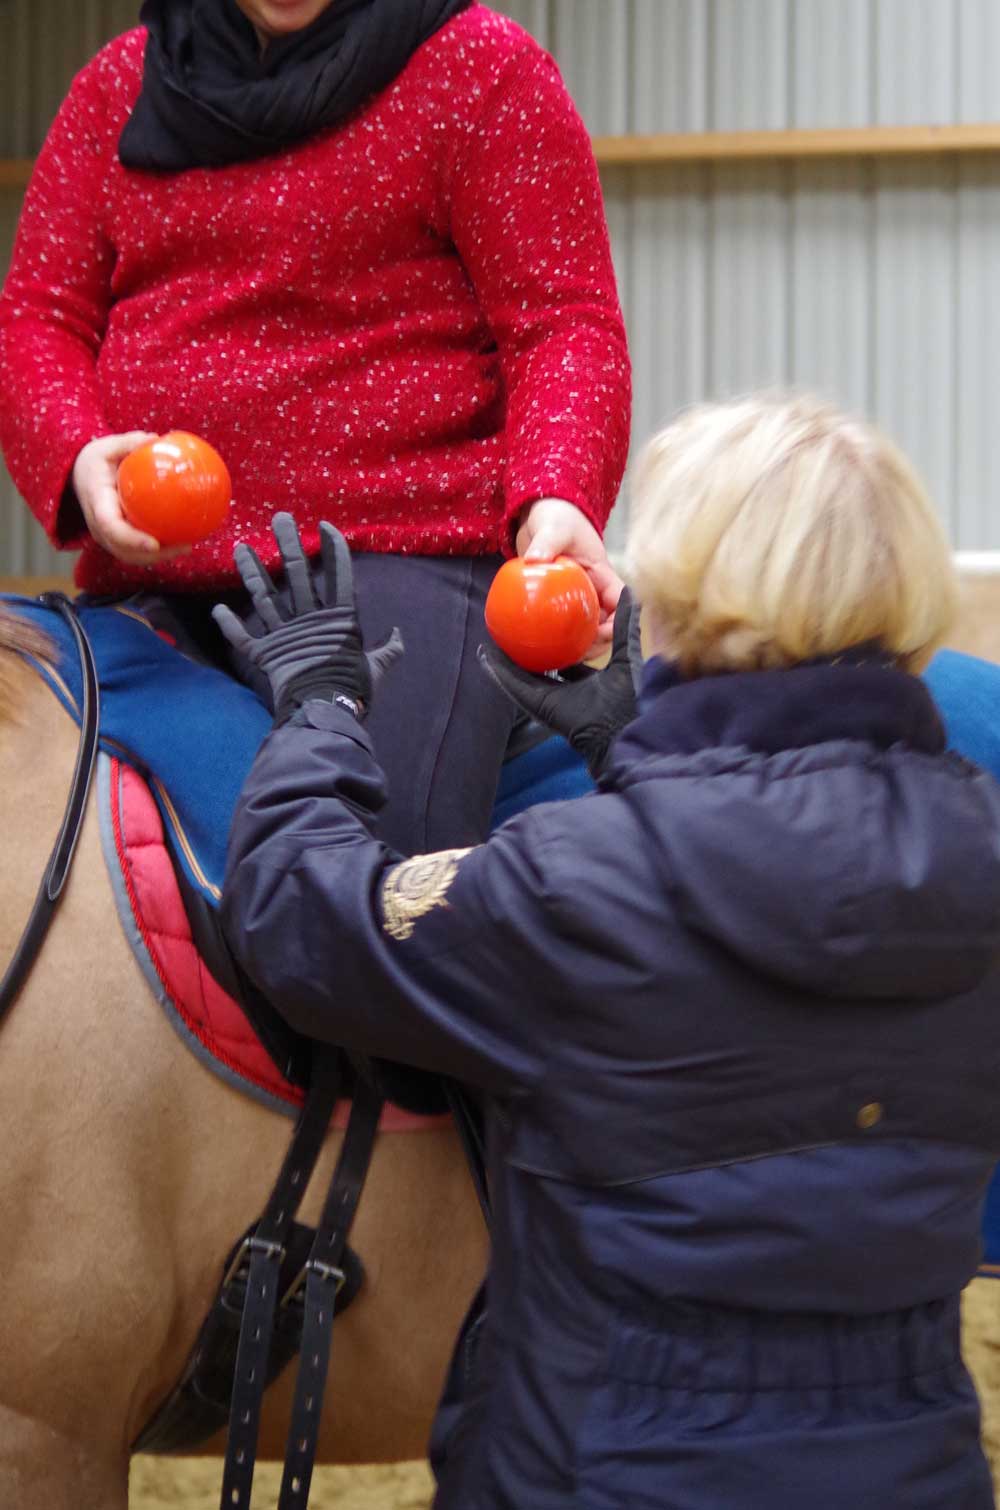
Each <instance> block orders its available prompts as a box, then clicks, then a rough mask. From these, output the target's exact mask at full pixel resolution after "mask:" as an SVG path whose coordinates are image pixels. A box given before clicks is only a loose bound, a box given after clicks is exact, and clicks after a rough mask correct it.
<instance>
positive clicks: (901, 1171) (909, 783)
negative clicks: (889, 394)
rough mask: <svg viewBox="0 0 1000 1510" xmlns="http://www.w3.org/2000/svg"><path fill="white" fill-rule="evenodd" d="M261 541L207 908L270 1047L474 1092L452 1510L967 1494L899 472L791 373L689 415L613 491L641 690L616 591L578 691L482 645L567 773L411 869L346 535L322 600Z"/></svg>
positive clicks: (979, 850)
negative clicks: (480, 1216) (240, 767)
mask: <svg viewBox="0 0 1000 1510" xmlns="http://www.w3.org/2000/svg"><path fill="white" fill-rule="evenodd" d="M276 533H278V535H279V540H280V541H281V543H282V547H283V555H284V559H285V560H286V562H287V563H288V565H289V579H290V585H291V588H292V597H293V605H292V610H291V613H292V617H291V619H290V620H289V621H288V622H285V621H284V620H283V619H282V618H281V617H280V616H279V614H278V613H277V611H276V612H275V614H274V616H273V619H272V627H271V628H270V629H268V630H266V631H265V632H264V633H263V634H262V635H261V637H260V638H256V639H253V640H252V641H250V642H249V644H246V643H244V645H243V648H244V649H245V650H247V651H248V653H249V654H250V656H251V658H253V659H254V660H255V661H256V664H257V665H258V667H259V668H260V669H261V670H262V671H263V672H264V674H265V675H266V676H267V677H268V678H269V680H270V683H271V689H272V692H273V694H274V703H275V714H276V727H275V729H274V732H273V733H272V734H271V735H270V736H269V737H268V739H267V740H266V741H265V744H264V746H263V748H262V750H261V752H260V754H259V756H258V759H257V761H256V764H255V765H254V768H253V770H252V772H251V775H250V777H249V780H248V782H247V785H246V787H245V790H244V794H243V798H242V802H241V805H240V807H239V810H238V812H237V815H236V819H235V822H234V825H233V829H232V836H231V848H230V862H229V870H228V877H227V882H226V887H225V892H224V897H223V914H224V921H225V926H226V929H227V933H228V937H229V940H230V943H231V945H232V947H233V948H234V950H235V951H236V953H237V954H238V956H239V958H240V960H241V963H242V965H243V966H244V968H245V969H246V970H247V971H248V972H249V974H250V975H251V977H252V978H253V980H254V981H255V982H256V984H257V985H258V987H259V988H260V989H261V990H262V991H264V992H266V994H267V995H268V997H269V998H270V1000H271V1001H272V1002H274V1003H275V1005H276V1006H277V1007H278V1008H279V1010H280V1011H281V1012H282V1013H283V1014H284V1015H285V1016H286V1017H287V1019H288V1021H289V1022H290V1023H291V1024H292V1025H293V1026H294V1027H295V1028H297V1029H299V1030H300V1031H302V1032H304V1033H307V1034H310V1035H313V1036H314V1037H316V1038H319V1039H325V1040H328V1041H333V1042H336V1043H340V1044H344V1045H346V1046H348V1047H349V1048H350V1049H352V1050H355V1051H359V1052H361V1053H363V1054H366V1055H370V1056H376V1057H377V1056H387V1057H390V1058H392V1059H396V1060H404V1061H407V1062H409V1063H411V1064H413V1065H416V1066H419V1067H421V1068H424V1069H427V1070H432V1071H436V1072H440V1073H444V1074H447V1075H450V1076H453V1077H455V1078H456V1079H458V1080H461V1081H463V1082H464V1083H465V1084H467V1085H468V1086H470V1087H472V1088H474V1090H475V1091H476V1092H477V1093H478V1095H479V1097H480V1098H481V1104H482V1110H483V1116H484V1120H485V1128H486V1146H487V1164H488V1173H489V1188H490V1193H491V1198H492V1209H493V1234H492V1235H493V1250H492V1260H491V1267H490V1274H489V1279H488V1286H487V1308H486V1312H485V1317H484V1319H482V1320H481V1323H480V1325H479V1326H478V1327H477V1329H476V1336H477V1338H478V1341H477V1345H476V1348H475V1357H474V1366H473V1367H472V1368H471V1378H469V1381H468V1383H467V1386H466V1389H465V1393H464V1397H463V1399H462V1400H461V1408H460V1410H459V1412H458V1415H457V1419H456V1416H455V1412H454V1410H451V1409H450V1410H449V1412H448V1413H447V1418H446V1419H445V1418H444V1417H442V1423H443V1426H444V1425H447V1427H448V1431H447V1433H445V1432H444V1430H443V1429H442V1431H441V1432H439V1437H441V1438H442V1440H441V1441H440V1442H439V1444H438V1450H437V1462H438V1470H439V1487H438V1496H437V1500H436V1502H435V1503H436V1505H437V1506H438V1507H439V1510H526V1507H530V1510H557V1507H558V1510H566V1507H569V1506H573V1507H574V1510H751V1507H752V1510H763V1507H766V1510H987V1507H989V1506H992V1505H993V1494H992V1489H991V1484H990V1474H989V1470H988V1467H987V1464H986V1461H985V1458H984V1456H983V1454H982V1452H981V1449H980V1445H979V1412H978V1406H977V1401H976V1397H975V1392H974V1389H973V1387H972V1384H971V1382H970V1379H969V1376H968V1374H967V1372H966V1369H965V1367H964V1365H963V1361H962V1357H961V1353H960V1346H959V1295H960V1291H961V1290H962V1287H963V1286H964V1285H965V1284H966V1282H967V1281H968V1280H969V1279H970V1277H971V1276H972V1275H973V1273H974V1272H975V1269H976V1264H977V1260H978V1257H979V1243H980V1239H979V1229H980V1217H981V1208H982V1202H983V1196H984V1191H985V1189H986V1186H987V1183H988V1180H989V1177H990V1174H991V1171H992V1168H993V1165H994V1163H995V1161H996V1160H997V1157H998V1154H1000V1095H998V1085H1000V791H998V788H997V787H996V786H995V784H994V782H993V781H992V779H991V778H990V777H988V776H987V775H986V774H985V773H983V772H981V771H980V770H979V769H978V768H976V767H975V766H973V765H970V764H969V763H968V762H966V761H965V760H963V759H962V758H960V757H958V756H956V755H953V754H949V753H946V751H945V741H944V735H943V731H942V726H941V722H940V719H939V717H938V713H937V711H936V708H935V705H934V702H933V701H932V698H931V696H930V694H929V693H928V691H927V690H926V688H925V687H924V686H923V684H922V683H921V681H920V680H919V677H918V673H919V672H920V670H921V669H922V668H923V666H924V665H925V664H926V662H927V660H928V659H929V658H930V655H931V654H932V652H933V650H934V648H935V647H936V646H937V645H938V644H939V643H940V641H941V639H942V637H943V636H944V634H945V633H946V631H947V628H948V625H949V621H950V617H951V614H952V612H953V608H954V603H955V584H954V580H953V576H952V567H951V561H950V556H949V552H948V548H947V544H946V542H945V539H944V537H943V534H942V532H941V529H940V527H939V525H938V523H937V521H936V519H935V516H934V513H933V510H932V508H931V505H930V504H929V502H928V500H927V498H926V496H925V495H924V493H923V491H922V489H921V486H920V484H919V482H918V481H917V479H916V478H915V476H914V475H913V473H912V471H911V469H910V467H909V466H908V464H907V463H906V461H905V460H904V459H903V458H902V457H901V456H900V455H899V454H898V453H897V452H896V451H895V449H894V448H893V447H892V446H891V445H890V444H889V442H888V441H886V440H885V439H884V438H883V437H881V436H880V435H879V434H878V433H877V432H875V431H873V430H872V429H871V428H869V427H868V426H866V425H865V424H863V423H860V422H858V421H854V420H852V419H850V418H847V417H845V416H843V415H841V414H839V413H838V412H836V411H834V410H831V409H828V408H825V407H824V406H822V405H821V404H819V403H818V402H817V401H814V400H812V399H809V398H807V397H793V398H788V399H757V398H751V399H746V400H741V401H737V402H733V403H730V404H725V405H716V406H704V407H701V408H698V409H695V410H693V411H690V412H689V413H687V414H686V415H684V416H682V417H681V418H680V419H679V420H678V421H677V422H676V423H675V424H674V425H672V426H671V427H670V428H669V429H667V430H666V431H665V432H664V433H663V434H661V435H660V436H659V437H657V439H656V440H655V441H654V442H653V444H652V445H651V447H650V448H649V449H648V451H647V453H646V457H645V459H644V461H643V463H642V465H641V467H640V469H639V472H638V476H637V481H636V484H635V503H634V509H633V523H632V527H631V537H630V544H629V556H630V559H631V563H632V566H631V577H632V581H633V583H634V586H635V590H636V593H637V596H638V599H639V600H640V601H641V603H642V605H643V607H644V610H645V613H646V620H645V623H646V630H647V634H648V639H649V643H650V644H651V645H652V647H653V649H654V651H655V652H656V653H655V654H654V655H653V657H652V658H651V659H650V660H649V661H648V662H647V663H646V665H645V667H644V668H643V670H642V676H641V686H640V688H639V692H638V704H637V707H636V701H635V696H634V693H633V682H632V676H631V670H630V637H629V633H628V630H629V612H630V610H629V605H628V604H627V602H626V603H625V604H623V605H621V606H620V608H619V615H618V624H617V631H618V633H617V639H616V648H615V654H614V656H613V658H612V661H611V663H610V665H609V666H608V667H607V669H606V670H604V671H602V672H594V673H593V674H591V675H589V676H587V675H574V676H572V677H563V678H560V679H558V680H554V679H552V678H551V677H549V678H539V677H534V676H530V675H528V674H527V673H523V672H519V671H518V670H517V669H516V668H515V667H513V666H512V665H511V664H510V663H508V662H506V661H505V660H504V658H503V657H501V656H500V655H499V653H498V652H496V651H494V650H490V651H488V652H485V659H486V661H487V663H488V669H490V670H491V671H492V674H493V675H494V676H496V677H497V678H498V679H499V680H500V681H501V683H502V684H503V685H505V686H506V687H507V688H508V690H509V691H510V692H511V693H512V695H514V696H515V698H516V699H517V700H518V701H519V702H520V703H521V704H522V706H524V707H525V708H527V709H528V710H529V711H531V712H532V713H533V714H535V715H536V716H540V717H541V718H543V719H544V720H545V721H546V722H547V723H548V724H549V725H550V726H551V727H553V728H555V729H556V730H557V731H559V732H562V733H564V734H567V735H568V736H570V737H571V739H572V740H573V741H574V742H575V743H576V745H577V747H578V748H579V749H581V750H583V751H584V752H585V753H586V755H587V758H588V760H589V762H590V764H591V767H592V769H593V770H594V771H595V773H596V774H597V776H598V790H597V791H596V792H595V793H594V794H593V795H592V796H589V797H584V798H582V799H580V800H578V801H574V802H564V803H554V804H551V805H548V806H544V807H540V808H535V809H533V810H531V811H529V812H526V813H524V814H522V815H521V816H519V817H517V818H515V819H513V820H512V821H510V822H509V823H507V824H506V825H504V826H503V827H502V828H501V829H500V830H499V831H498V832H497V833H495V834H494V835H493V837H492V838H490V839H489V840H488V841H487V842H486V843H484V844H480V845H478V846H476V847H475V848H473V849H470V850H464V851H448V852H444V853H439V854H430V855H422V856H417V857H411V858H405V857H401V856H399V855H398V854H394V853H392V852H390V851H389V850H387V849H386V848H385V847H384V845H383V844H382V843H381V842H380V841H379V840H378V839H377V838H376V837H375V833H374V831H375V825H376V820H377V814H378V811H379V807H380V804H381V803H382V802H383V800H384V789H383V780H382V775H381V772H380V769H379V766H378V762H377V760H376V757H375V754H374V753H373V751H372V748H371V745H370V743H369V739H368V736H367V734H366V732H365V727H364V721H363V720H364V713H365V711H366V709H367V707H368V705H369V704H370V701H371V698H372V695H373V691H374V692H375V695H376V696H377V691H375V684H376V682H377V680H378V678H379V676H380V675H381V674H382V672H384V671H385V670H386V667H387V663H388V662H389V660H390V659H391V658H392V656H393V654H394V648H393V647H388V648H383V649H382V650H379V651H368V652H366V651H365V649H364V647H363V646H362V643H361V636H360V632H359V630H358V625H357V616H356V612H355V608H354V602H353V590H352V587H351V582H350V558H349V555H348V553H347V550H346V546H344V545H343V542H342V541H341V540H339V539H338V538H337V537H336V535H335V532H333V531H331V530H330V529H329V528H327V530H326V531H325V550H326V572H325V587H324V588H323V589H322V590H321V589H320V588H319V587H318V586H315V585H312V584H310V582H309V578H308V573H307V572H302V571H299V570H298V567H299V566H301V561H300V560H299V559H298V557H297V556H296V548H297V540H296V537H295V532H294V526H292V525H291V521H290V520H289V519H288V518H287V516H286V518H285V519H284V520H283V521H278V523H277V525H276ZM242 569H243V571H244V573H245V574H249V575H252V574H254V573H255V572H256V571H257V570H258V568H257V567H256V565H255V564H254V563H253V562H252V561H251V560H250V559H249V558H248V557H246V556H244V557H243V559H242ZM256 586H257V587H258V589H260V587H261V581H260V579H259V578H258V579H257V581H256ZM222 620H223V622H224V624H225V627H226V628H227V629H228V632H229V633H230V634H231V635H232V636H233V637H234V638H235V639H237V640H243V641H244V642H245V641H246V631H245V630H243V629H242V628H241V626H239V625H236V624H235V622H233V621H231V620H229V621H228V622H227V621H226V616H225V614H224V613H223V614H222ZM391 674H392V675H394V676H405V675H406V663H405V658H404V660H403V661H402V663H401V665H400V666H398V667H397V668H395V669H394V670H393V671H392V673H391ZM633 715H634V716H633ZM623 725H627V727H623ZM616 733H617V738H612V736H613V735H615V734H616ZM463 1372H468V1370H463ZM445 1437H446V1440H444V1438H445Z"/></svg>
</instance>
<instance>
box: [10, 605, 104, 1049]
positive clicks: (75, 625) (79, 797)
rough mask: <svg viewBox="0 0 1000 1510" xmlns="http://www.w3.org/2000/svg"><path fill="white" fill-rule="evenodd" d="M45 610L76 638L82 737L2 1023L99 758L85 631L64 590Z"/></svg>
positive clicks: (58, 889)
mask: <svg viewBox="0 0 1000 1510" xmlns="http://www.w3.org/2000/svg"><path fill="white" fill-rule="evenodd" d="M38 601H39V603H41V604H42V605H43V606H44V607H45V608H51V609H54V610H55V611H56V612H57V613H58V614H60V615H61V617H62V618H63V620H64V621H65V622H66V623H67V624H68V625H69V628H70V630H71V631H72V634H73V639H74V640H75V642H76V649H77V654H78V655H79V657H80V671H81V674H82V678H83V703H82V707H81V709H80V740H79V744H78V745H77V751H76V768H75V770H74V772H73V780H72V784H71V786H70V791H69V797H68V798H67V801H66V811H65V812H64V814H63V821H62V826H61V827H60V829H59V834H58V837H57V838H56V842H55V844H54V846H53V849H52V853H51V854H50V855H49V859H48V863H47V865H46V867H45V872H44V874H43V876H42V882H41V885H40V886H39V888H38V894H37V896H36V897H35V903H34V906H33V907H32V909H31V914H30V916H29V918H28V921H27V923H26V925H25V928H24V932H23V933H22V935H21V938H20V940H19V942H18V945H17V948H16V949H15V950H14V955H13V958H12V959H11V961H10V964H9V965H8V966H7V969H6V971H5V972H4V976H3V979H2V980H0V1023H2V1021H3V1019H4V1018H5V1017H6V1015H7V1013H8V1012H9V1011H10V1009H11V1007H12V1006H13V1005H14V1002H15V1001H16V1000H17V997H18V995H19V993H20V990H21V987H22V986H23V985H24V982H25V980H26V979H27V976H28V972H29V971H30V969H31V967H32V965H33V964H34V963H35V960H36V959H37V958H38V954H39V951H40V950H41V947H42V944H43V943H44V941H45V935H46V934H47V933H48V931H49V926H50V925H51V923H52V919H53V917H54V916H55V911H56V907H57V906H58V904H59V901H60V898H61V897H62V894H63V890H64V888H65V885H66V880H67V877H68V876H69V870H70V866H71V865H72V863H73V855H74V854H75V852H76V846H77V841H78V839H79V837H80V830H81V829H82V827H83V819H84V815H85V813H86V811H87V800H88V798H89V796H90V788H91V784H92V782H93V777H94V765H95V763H96V760H97V746H98V736H99V732H100V713H101V708H100V702H101V699H100V691H99V689H98V685H97V667H96V665H95V664H94V652H93V650H92V648H91V645H90V641H89V640H88V638H87V635H86V631H85V630H84V628H83V625H82V624H81V623H80V618H79V615H78V613H77V610H76V607H75V605H74V604H73V602H72V600H71V599H69V598H67V597H66V595H65V593H61V592H46V593H42V594H41V596H40V597H39V599H38Z"/></svg>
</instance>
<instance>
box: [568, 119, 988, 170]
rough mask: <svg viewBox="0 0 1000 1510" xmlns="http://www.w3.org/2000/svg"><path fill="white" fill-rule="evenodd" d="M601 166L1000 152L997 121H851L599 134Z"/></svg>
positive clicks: (596, 145) (597, 144) (596, 148)
mask: <svg viewBox="0 0 1000 1510" xmlns="http://www.w3.org/2000/svg"><path fill="white" fill-rule="evenodd" d="M594 151H595V154H596V156H597V160H598V162H599V163H600V164H601V165H602V166H606V167H617V166H620V167H641V166H645V165H653V164H658V163H697V162H713V163H725V162H776V161H777V162H781V161H784V162H791V161H801V160H802V159H804V158H832V157H855V158H856V157H927V156H931V155H934V154H936V153H942V152H945V153H985V152H1000V123H993V122H986V123H984V124H982V125H974V126H850V127H843V128H837V129H831V130H810V131H685V132H678V133H675V134H674V135H672V136H598V137H595V138H594Z"/></svg>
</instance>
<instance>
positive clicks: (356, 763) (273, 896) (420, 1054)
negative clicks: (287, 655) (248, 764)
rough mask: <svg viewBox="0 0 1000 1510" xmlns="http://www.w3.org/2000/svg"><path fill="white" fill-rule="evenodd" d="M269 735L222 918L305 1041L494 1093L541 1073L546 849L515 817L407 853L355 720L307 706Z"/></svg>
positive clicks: (548, 979)
mask: <svg viewBox="0 0 1000 1510" xmlns="http://www.w3.org/2000/svg"><path fill="white" fill-rule="evenodd" d="M306 717H307V723H306V725H305V726H295V725H288V726H286V727H284V728H281V729H277V730H275V731H274V732H273V733H272V734H271V735H270V736H269V737H268V739H267V740H266V741H265V743H264V745H263V747H262V749H261V752H260V754H259V755H258V757H257V760H256V763H255V764H254V767H253V769H252V771H251V773H250V776H249V778H248V780H247V784H246V786H245V788H244V792H243V796H242V799H241V802H240V804H239V807H238V809H237V813H236V817H235V819H234V823H233V827H232V831H231V835H230V851H229V865H228V870H227V877H226V883H225V887H224V892H223V903H222V908H223V923H224V926H225V929H226V932H227V935H228V937H229V941H230V944H231V947H232V948H233V949H234V951H235V952H236V954H237V956H238V958H239V959H240V961H241V963H242V964H243V966H244V968H245V969H246V970H247V972H248V973H249V975H250V976H251V978H252V979H253V980H254V981H255V983H256V984H257V986H258V987H259V988H260V989H261V990H262V991H263V992H264V993H265V994H266V996H267V997H268V999H269V1000H270V1001H271V1002H272V1003H273V1005H274V1006H275V1008H276V1009H277V1010H278V1011H279V1012H280V1013H281V1014H282V1015H283V1016H284V1017H285V1018H286V1019H287V1021H288V1022H289V1023H290V1024H291V1025H292V1026H293V1027H294V1028H296V1029H297V1030H298V1031H299V1032H302V1033H306V1034H308V1035H310V1036H312V1037H315V1038H319V1039H325V1040H327V1041H330V1042H336V1043H339V1044H342V1045H344V1046H345V1047H347V1048H350V1049H355V1050H358V1051H361V1052H363V1053H366V1054H369V1055H372V1056H375V1057H381V1058H387V1059H394V1060H401V1061H404V1062H406V1063H409V1064H412V1065H416V1066H417V1067H418V1068H422V1069H426V1070H433V1071H437V1072H440V1073H444V1074H449V1075H452V1076H454V1077H455V1078H457V1079H460V1080H463V1081H465V1082H468V1083H471V1084H475V1085H479V1086H481V1087H483V1088H484V1089H486V1090H490V1091H493V1092H497V1093H503V1092H510V1091H513V1090H514V1089H516V1088H517V1087H527V1086H530V1085H531V1084H532V1083H534V1082H535V1081H537V1080H538V1078H539V1077H540V1075H541V1073H542V1064H543V1059H544V1048H543V1041H544V1031H543V1030H542V1029H541V1028H540V1024H539V1016H540V1014H541V1013H542V1012H543V1011H544V1006H545V1003H546V1001H547V999H548V998H549V996H550V993H551V991H552V989H553V986H554V979H553V971H552V966H551V964H550V962H549V960H548V958H547V949H546V943H545V938H544V935H543V930H542V928H541V926H540V921H541V917H542V909H543V907H544V893H545V883H544V878H543V870H542V866H543V863H544V850H545V846H544V843H542V844H538V843H532V845H531V846H530V850H529V847H528V846H527V845H526V844H525V842H524V820H523V819H521V820H515V821H514V822H512V823H511V824H509V825H507V826H506V827H505V828H504V829H503V830H502V831H501V832H499V833H498V834H496V835H495V836H494V837H493V838H492V839H490V841H489V842H488V843H486V844H482V845H479V846H477V847H476V848H474V849H471V850H461V851H444V852H442V853H439V854H432V855H424V856H419V857H416V858H414V859H411V860H403V859H401V858H400V856H398V855H396V854H393V853H392V852H391V851H389V850H387V849H386V848H385V846H384V845H382V844H381V843H380V842H379V841H378V839H376V838H375V837H374V823H375V818H376V814H377V812H378V809H379V807H380V805H381V803H382V801H383V779H382V773H381V770H380V768H379V767H378V765H377V763H376V761H375V758H374V756H373V754H372V752H371V748H370V745H369V741H368V737H367V735H366V733H365V731H364V730H363V729H362V728H361V726H360V725H358V724H357V723H356V722H355V721H354V719H353V718H352V717H351V715H350V714H348V713H346V712H343V711H341V710H340V709H338V708H335V707H333V706H330V705H327V704H322V703H319V702H314V703H309V704H307V705H306Z"/></svg>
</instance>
